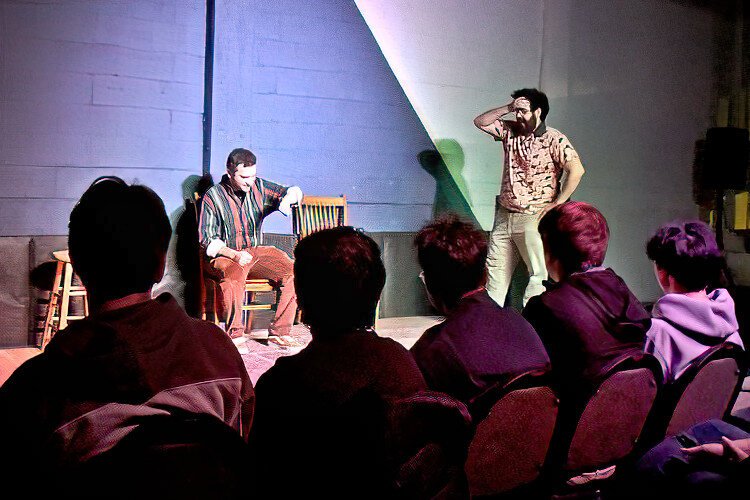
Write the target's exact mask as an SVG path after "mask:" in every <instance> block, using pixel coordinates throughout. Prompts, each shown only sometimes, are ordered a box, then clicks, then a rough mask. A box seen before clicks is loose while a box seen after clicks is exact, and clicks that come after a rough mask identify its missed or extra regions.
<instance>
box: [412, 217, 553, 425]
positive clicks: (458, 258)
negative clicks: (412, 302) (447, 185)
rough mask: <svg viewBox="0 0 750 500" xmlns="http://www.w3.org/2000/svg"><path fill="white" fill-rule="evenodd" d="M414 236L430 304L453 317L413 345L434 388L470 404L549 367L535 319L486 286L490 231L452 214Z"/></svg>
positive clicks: (418, 361)
mask: <svg viewBox="0 0 750 500" xmlns="http://www.w3.org/2000/svg"><path fill="white" fill-rule="evenodd" d="M414 242H415V245H416V247H417V255H418V258H419V263H420V265H421V266H422V269H423V271H422V275H421V276H422V279H423V280H424V283H425V286H426V287H427V294H428V297H429V298H430V302H431V303H432V304H433V306H435V308H436V309H437V310H438V311H439V312H440V313H442V314H444V315H445V316H446V320H445V321H443V322H442V323H440V324H438V325H435V326H433V327H432V328H430V329H429V330H427V331H426V332H424V334H423V335H422V336H421V337H420V339H419V340H418V341H417V342H416V344H414V346H413V347H412V349H411V353H412V355H413V356H414V359H415V360H416V362H417V365H419V368H420V370H422V374H424V377H425V380H426V381H427V385H428V386H429V387H430V388H431V389H433V390H436V391H441V392H445V393H447V394H450V395H451V396H453V397H455V398H457V399H459V400H460V401H462V402H464V403H466V404H468V405H470V404H471V403H472V400H473V399H474V398H476V397H477V396H479V395H480V394H481V393H482V392H483V391H485V390H487V389H489V388H490V387H492V386H493V384H497V385H502V384H503V383H505V382H508V381H509V380H510V379H512V378H513V377H514V376H517V375H520V374H522V373H525V372H528V371H532V370H539V371H545V370H546V369H547V368H548V366H549V358H548V357H547V353H546V351H545V350H544V346H543V345H542V342H541V340H540V339H539V336H538V335H537V334H536V332H535V331H534V329H533V328H532V327H531V325H530V324H529V323H528V321H526V320H525V319H523V317H521V315H520V314H518V313H517V312H516V311H515V310H513V309H511V308H509V307H500V306H499V305H497V303H496V302H495V301H494V300H492V298H491V297H490V296H489V294H488V293H487V290H486V289H485V288H484V285H485V282H486V278H487V269H486V267H485V265H486V264H485V261H486V259H487V238H486V236H485V235H484V233H482V232H481V231H479V230H478V229H476V228H475V227H474V226H472V225H471V224H469V223H467V222H462V221H461V220H459V219H458V218H457V217H455V216H447V217H444V218H441V219H438V220H437V221H435V222H433V223H432V224H429V225H427V226H425V227H424V228H422V230H421V231H419V233H418V234H417V237H416V238H415V240H414ZM475 417H476V416H475Z"/></svg>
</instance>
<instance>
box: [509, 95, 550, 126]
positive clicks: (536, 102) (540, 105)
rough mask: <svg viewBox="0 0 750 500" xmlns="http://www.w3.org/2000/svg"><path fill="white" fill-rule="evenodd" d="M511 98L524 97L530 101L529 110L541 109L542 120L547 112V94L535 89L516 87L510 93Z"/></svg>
mask: <svg viewBox="0 0 750 500" xmlns="http://www.w3.org/2000/svg"><path fill="white" fill-rule="evenodd" d="M510 96H511V97H512V98H513V99H518V98H519V97H525V98H526V99H528V101H529V102H530V103H531V111H536V110H537V109H541V110H542V114H541V119H542V121H544V120H545V119H546V118H547V114H548V113H549V99H547V94H545V93H544V92H542V91H541V90H537V89H518V90H516V91H515V92H513V93H512V94H511V95H510Z"/></svg>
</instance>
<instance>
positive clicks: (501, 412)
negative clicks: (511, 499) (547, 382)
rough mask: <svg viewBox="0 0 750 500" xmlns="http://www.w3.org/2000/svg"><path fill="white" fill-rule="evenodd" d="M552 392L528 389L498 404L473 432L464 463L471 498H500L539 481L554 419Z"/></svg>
mask: <svg viewBox="0 0 750 500" xmlns="http://www.w3.org/2000/svg"><path fill="white" fill-rule="evenodd" d="M557 411H558V401H557V397H556V396H555V393H554V392H553V391H552V389H551V388H549V387H546V386H539V387H527V388H523V389H517V390H514V391H511V392H508V393H507V394H505V395H504V396H503V397H501V398H500V400H498V401H497V402H496V403H495V404H494V406H493V407H492V409H491V410H490V412H489V414H488V415H487V417H485V418H484V419H483V420H482V421H481V422H480V423H479V424H478V425H477V428H476V433H475V435H474V439H473V440H472V442H471V445H470V446H469V454H468V458H467V460H466V466H465V470H466V475H467V478H468V480H469V490H470V491H471V494H472V495H498V494H501V493H505V492H509V491H511V490H513V489H514V488H517V487H519V486H522V485H526V484H530V483H531V482H533V481H534V480H535V479H537V477H539V474H540V471H541V469H542V465H543V464H544V460H545V457H546V456H547V451H548V449H549V445H550V441H551V440H552V435H553V432H554V429H555V423H556V421H557Z"/></svg>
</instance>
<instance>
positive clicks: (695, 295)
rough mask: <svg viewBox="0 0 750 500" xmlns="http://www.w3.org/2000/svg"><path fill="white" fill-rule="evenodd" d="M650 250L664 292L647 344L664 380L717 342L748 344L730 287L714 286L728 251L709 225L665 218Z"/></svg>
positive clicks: (656, 307) (647, 249) (649, 247)
mask: <svg viewBox="0 0 750 500" xmlns="http://www.w3.org/2000/svg"><path fill="white" fill-rule="evenodd" d="M646 253H647V254H648V258H649V259H651V261H653V263H654V272H655V274H656V279H657V281H658V282H659V286H660V287H661V289H662V290H663V291H664V293H665V295H664V296H663V297H661V298H660V299H659V300H658V301H657V302H656V304H654V308H653V311H652V313H651V314H652V316H653V319H652V322H651V328H650V329H649V330H648V332H647V333H646V348H645V350H646V352H649V353H651V354H653V355H654V356H656V358H658V359H659V362H660V363H661V365H662V369H663V371H664V380H665V382H673V381H675V380H676V379H677V378H679V376H680V375H682V373H683V372H684V371H685V369H686V368H687V367H688V366H689V365H690V363H691V362H692V361H693V360H695V359H696V358H698V357H700V355H701V354H703V353H704V352H706V351H707V350H708V349H710V348H711V347H713V346H715V345H718V344H721V343H723V342H732V343H734V344H737V345H738V346H740V347H743V348H744V345H743V344H742V339H741V338H740V335H739V332H738V328H739V326H738V324H737V317H736V316H735V312H734V301H733V300H732V297H731V296H730V295H729V292H727V291H726V290H725V289H724V288H717V289H715V290H710V291H709V286H710V284H711V283H713V282H715V281H716V279H717V276H718V275H719V273H720V270H721V266H722V259H723V256H722V255H721V251H720V250H719V247H718V245H717V244H716V238H715V236H714V233H713V231H712V230H711V228H710V227H708V225H706V224H705V223H703V222H700V221H687V222H675V223H671V224H666V225H664V226H662V227H661V228H659V230H658V231H656V234H654V235H653V236H652V237H651V239H650V240H649V241H648V244H647V245H646Z"/></svg>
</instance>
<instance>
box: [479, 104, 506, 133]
mask: <svg viewBox="0 0 750 500" xmlns="http://www.w3.org/2000/svg"><path fill="white" fill-rule="evenodd" d="M512 112H513V99H511V100H510V102H509V103H508V104H505V105H503V106H500V107H499V108H495V109H491V110H489V111H485V112H484V113H482V114H481V115H479V116H477V117H476V118H474V125H476V127H477V128H478V129H479V130H481V131H483V132H486V133H488V134H490V135H491V136H492V137H494V138H495V139H502V138H503V134H504V132H505V125H504V124H503V121H502V119H501V118H502V117H503V116H505V115H507V114H508V113H512Z"/></svg>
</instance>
